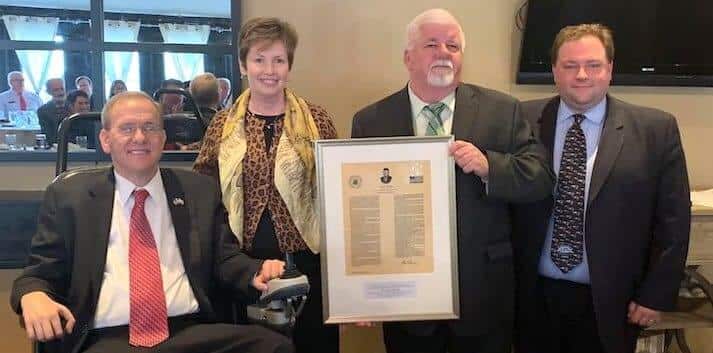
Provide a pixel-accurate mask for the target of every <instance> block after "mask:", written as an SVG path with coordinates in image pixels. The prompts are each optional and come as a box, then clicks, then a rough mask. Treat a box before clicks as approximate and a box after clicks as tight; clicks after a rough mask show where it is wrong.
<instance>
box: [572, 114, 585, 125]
mask: <svg viewBox="0 0 713 353" xmlns="http://www.w3.org/2000/svg"><path fill="white" fill-rule="evenodd" d="M572 117H573V118H574V123H575V124H577V125H579V124H581V123H582V121H584V119H585V118H586V116H584V114H574V115H572Z"/></svg>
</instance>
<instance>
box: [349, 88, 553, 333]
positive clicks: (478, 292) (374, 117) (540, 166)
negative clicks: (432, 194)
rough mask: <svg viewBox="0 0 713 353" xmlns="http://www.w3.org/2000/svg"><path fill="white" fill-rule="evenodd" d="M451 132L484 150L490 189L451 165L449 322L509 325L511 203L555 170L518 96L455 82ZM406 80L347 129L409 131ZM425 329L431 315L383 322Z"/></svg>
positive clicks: (545, 184)
mask: <svg viewBox="0 0 713 353" xmlns="http://www.w3.org/2000/svg"><path fill="white" fill-rule="evenodd" d="M452 133H453V134H454V135H455V138H456V139H458V140H464V141H468V142H470V143H472V144H474V145H475V146H476V147H478V148H479V149H480V150H481V151H483V152H484V153H486V154H487V158H488V163H489V166H490V173H489V182H488V190H487V192H486V190H485V184H484V183H483V182H482V181H481V180H480V178H479V177H477V176H476V175H474V174H465V173H463V171H462V170H461V169H460V168H459V167H456V204H457V226H458V266H459V267H458V274H459V287H460V314H461V316H460V317H461V318H460V319H459V320H455V321H452V322H449V324H450V325H451V327H452V328H453V330H454V331H455V332H456V334H458V335H477V334H482V333H485V332H487V331H489V330H491V329H492V328H498V329H500V328H504V329H507V330H509V329H510V327H511V324H512V320H513V304H514V295H513V293H514V283H513V282H514V274H513V260H512V244H511V227H510V224H511V221H510V213H509V209H508V204H509V203H511V202H532V201H535V200H539V199H542V198H544V197H546V196H547V195H549V193H550V192H551V190H552V187H553V178H554V177H553V174H552V173H551V171H550V170H549V169H548V168H547V166H546V162H545V159H546V157H545V152H544V148H543V147H542V146H541V145H540V144H538V143H537V140H536V139H535V138H534V136H533V134H532V131H531V130H530V127H529V126H528V124H527V123H526V122H525V120H524V119H522V117H521V115H520V105H519V102H518V101H517V100H516V99H514V98H512V97H510V96H507V95H505V94H503V93H499V92H496V91H493V90H489V89H485V88H482V87H477V86H474V85H469V84H460V85H459V86H458V87H457V89H456V103H455V111H454V113H453V128H452ZM413 134H414V131H413V118H412V114H411V103H410V102H409V97H408V91H407V88H404V89H402V90H400V91H398V92H396V93H394V94H392V95H391V96H389V97H386V98H384V99H382V100H381V101H379V102H376V103H374V104H372V105H370V106H368V107H366V108H364V109H362V110H361V111H359V112H358V113H357V114H356V115H355V116H354V120H353V123H352V137H379V136H384V137H385V136H412V135H413ZM386 325H390V326H391V327H395V326H396V327H400V328H404V329H407V330H409V331H410V332H411V333H413V334H421V335H429V334H431V333H432V332H433V330H434V329H435V328H436V323H434V322H411V323H395V324H386Z"/></svg>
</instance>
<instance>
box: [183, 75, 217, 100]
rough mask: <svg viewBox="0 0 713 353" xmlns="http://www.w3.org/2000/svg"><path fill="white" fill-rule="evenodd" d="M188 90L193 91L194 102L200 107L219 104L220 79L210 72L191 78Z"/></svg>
mask: <svg viewBox="0 0 713 353" xmlns="http://www.w3.org/2000/svg"><path fill="white" fill-rule="evenodd" d="M188 90H189V91H190V92H191V96H192V97H193V102H194V103H195V104H196V106H199V107H208V106H213V105H216V104H218V101H219V100H220V86H218V79H216V78H215V75H213V74H212V73H210V72H206V73H203V74H200V75H197V76H196V77H194V78H193V80H191V83H190V85H189V86H188Z"/></svg>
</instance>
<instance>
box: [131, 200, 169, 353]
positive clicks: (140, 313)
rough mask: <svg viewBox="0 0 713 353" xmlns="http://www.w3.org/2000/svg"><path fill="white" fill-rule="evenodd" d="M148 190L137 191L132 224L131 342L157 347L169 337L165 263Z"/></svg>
mask: <svg viewBox="0 0 713 353" xmlns="http://www.w3.org/2000/svg"><path fill="white" fill-rule="evenodd" d="M148 196H149V193H148V191H146V190H145V189H136V190H134V208H133V209H132V210H131V222H130V223H129V295H130V297H131V302H130V303H131V306H130V308H131V311H130V317H129V344H130V345H132V346H139V347H153V346H155V345H157V344H159V343H161V342H163V341H164V340H166V339H167V338H168V315H167V313H166V296H165V294H164V292H163V280H162V279H161V265H160V263H159V259H158V251H157V250H156V242H155V241H154V237H153V233H152V232H151V227H150V226H149V221H148V219H147V218H146V213H144V204H145V202H146V198H147V197H148Z"/></svg>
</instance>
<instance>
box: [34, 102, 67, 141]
mask: <svg viewBox="0 0 713 353" xmlns="http://www.w3.org/2000/svg"><path fill="white" fill-rule="evenodd" d="M58 110H61V113H60V114H58ZM69 111H70V109H69V106H68V105H67V102H65V103H64V107H60V108H58V107H57V104H56V103H55V102H53V101H49V102H47V103H45V104H43V105H42V106H41V107H39V108H38V109H37V118H38V120H39V122H40V127H41V128H42V133H43V134H45V136H46V137H47V143H49V144H53V143H56V142H57V128H58V127H59V123H60V122H61V121H62V120H63V119H64V118H66V117H68V116H69Z"/></svg>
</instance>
